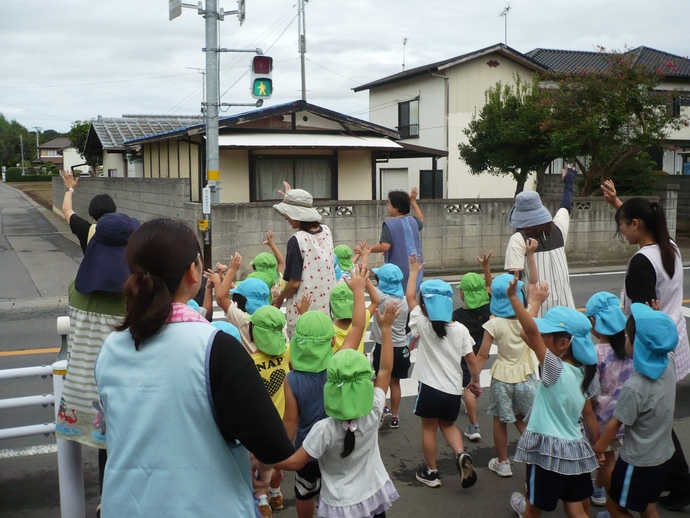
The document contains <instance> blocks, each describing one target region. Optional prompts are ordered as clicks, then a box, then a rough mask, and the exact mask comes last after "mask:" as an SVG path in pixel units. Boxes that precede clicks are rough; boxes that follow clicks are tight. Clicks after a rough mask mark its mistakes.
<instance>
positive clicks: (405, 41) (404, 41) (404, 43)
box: [402, 36, 407, 72]
mask: <svg viewBox="0 0 690 518" xmlns="http://www.w3.org/2000/svg"><path fill="white" fill-rule="evenodd" d="M406 45H407V36H405V37H404V38H403V65H402V67H403V72H404V71H405V46H406Z"/></svg>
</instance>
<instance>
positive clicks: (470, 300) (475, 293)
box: [453, 250, 494, 441]
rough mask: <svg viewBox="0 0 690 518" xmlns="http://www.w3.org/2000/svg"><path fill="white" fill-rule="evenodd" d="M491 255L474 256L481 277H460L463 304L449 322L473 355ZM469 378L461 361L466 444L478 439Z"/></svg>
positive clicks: (483, 316)
mask: <svg viewBox="0 0 690 518" xmlns="http://www.w3.org/2000/svg"><path fill="white" fill-rule="evenodd" d="M493 253H494V252H493V250H490V251H489V253H488V254H483V255H482V256H481V257H479V256H478V257H477V261H479V264H481V265H482V270H483V271H484V277H483V278H482V276H481V275H479V274H476V273H474V272H469V273H466V274H465V275H463V276H462V279H461V280H460V284H458V286H457V288H458V289H459V290H460V298H461V299H462V301H463V302H464V306H462V307H459V308H458V309H456V310H455V311H453V321H454V322H460V323H461V324H462V325H464V326H465V327H466V328H467V330H468V331H469V332H470V336H471V337H472V339H473V340H474V346H472V349H473V350H474V354H475V355H476V354H477V353H478V352H479V347H480V346H481V345H482V339H483V338H484V327H483V326H484V324H486V323H487V322H488V321H489V318H490V317H491V311H490V309H489V302H490V301H491V295H490V294H491V280H492V277H491V268H490V266H489V261H490V260H491V256H492V255H493ZM471 378H472V375H471V374H470V369H469V367H468V366H467V362H466V361H465V359H464V358H463V359H462V385H463V387H465V389H464V393H463V400H464V403H465V411H466V412H467V418H468V420H469V421H470V423H469V425H468V426H467V430H465V431H464V432H463V433H464V435H465V437H467V438H468V439H469V440H470V441H479V440H481V438H482V436H481V432H480V431H479V422H478V421H477V402H476V398H475V397H474V394H472V391H471V390H469V389H468V388H467V385H469V383H470V380H471Z"/></svg>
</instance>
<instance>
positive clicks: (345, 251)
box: [333, 245, 352, 272]
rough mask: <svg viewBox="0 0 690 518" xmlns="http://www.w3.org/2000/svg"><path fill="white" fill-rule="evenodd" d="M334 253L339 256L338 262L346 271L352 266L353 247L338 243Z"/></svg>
mask: <svg viewBox="0 0 690 518" xmlns="http://www.w3.org/2000/svg"><path fill="white" fill-rule="evenodd" d="M333 255H335V256H336V257H337V258H338V264H339V265H340V268H341V269H342V270H343V271H344V272H349V271H350V268H352V248H350V247H349V246H347V245H338V246H336V247H335V248H334V249H333Z"/></svg>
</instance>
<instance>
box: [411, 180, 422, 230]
mask: <svg viewBox="0 0 690 518" xmlns="http://www.w3.org/2000/svg"><path fill="white" fill-rule="evenodd" d="M417 195H419V189H418V188H417V187H412V189H410V208H411V209H412V214H414V216H415V217H417V218H419V219H420V220H421V221H422V223H424V214H422V209H420V208H419V205H417Z"/></svg>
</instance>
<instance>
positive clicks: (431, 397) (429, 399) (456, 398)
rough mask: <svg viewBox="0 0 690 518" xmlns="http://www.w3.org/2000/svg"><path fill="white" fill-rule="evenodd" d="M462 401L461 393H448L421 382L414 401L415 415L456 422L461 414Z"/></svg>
mask: <svg viewBox="0 0 690 518" xmlns="http://www.w3.org/2000/svg"><path fill="white" fill-rule="evenodd" d="M461 401H462V398H461V396H460V395H459V394H458V395H455V394H447V393H446V392H441V391H440V390H436V389H435V388H431V387H430V386H429V385H425V384H424V383H420V384H419V389H418V390H417V399H416V400H415V402H414V415H416V416H418V417H425V418H427V419H439V420H441V421H446V422H448V423H454V422H455V421H456V420H457V419H458V414H460V402H461Z"/></svg>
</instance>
